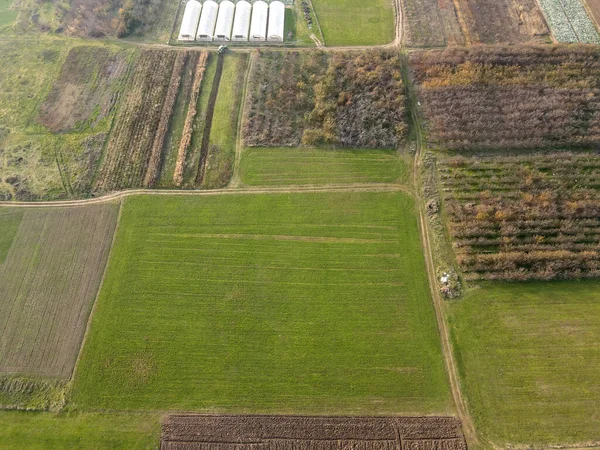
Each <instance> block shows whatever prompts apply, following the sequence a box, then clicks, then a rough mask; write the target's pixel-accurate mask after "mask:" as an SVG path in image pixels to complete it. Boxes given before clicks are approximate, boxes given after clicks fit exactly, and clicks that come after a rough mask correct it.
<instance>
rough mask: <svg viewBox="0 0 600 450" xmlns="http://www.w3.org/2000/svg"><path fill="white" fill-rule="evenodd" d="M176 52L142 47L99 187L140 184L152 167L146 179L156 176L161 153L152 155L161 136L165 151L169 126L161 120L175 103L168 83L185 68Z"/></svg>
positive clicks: (105, 189) (112, 188)
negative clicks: (165, 136) (164, 124)
mask: <svg viewBox="0 0 600 450" xmlns="http://www.w3.org/2000/svg"><path fill="white" fill-rule="evenodd" d="M176 55H177V52H174V51H169V50H142V52H141V54H140V55H139V57H138V60H137V62H136V64H135V68H134V69H133V73H132V75H131V77H130V79H129V80H128V88H127V90H126V91H125V93H124V95H123V99H122V101H121V105H120V107H119V111H118V113H117V116H116V118H115V122H114V126H113V129H112V132H111V134H110V137H109V139H108V143H107V146H106V150H105V155H104V159H103V161H102V164H101V166H100V170H99V174H98V178H97V180H96V184H95V187H96V189H97V190H98V191H110V190H117V189H123V188H132V187H140V186H142V184H143V181H144V178H146V173H147V172H148V171H149V170H150V172H152V173H150V174H149V176H148V178H147V179H152V180H153V179H155V174H154V173H153V172H157V171H158V169H156V170H154V169H153V166H154V164H153V161H154V162H156V161H158V162H160V160H161V157H160V154H156V155H155V156H154V158H153V157H152V148H153V145H154V142H155V141H156V140H157V138H159V139H158V140H159V141H160V145H159V147H160V148H159V150H161V151H162V142H163V138H164V136H163V134H164V133H165V132H166V126H163V127H160V123H161V121H162V122H163V123H164V122H168V120H170V117H171V114H172V111H173V105H174V101H169V91H170V90H169V87H170V86H171V85H172V84H174V83H175V81H174V80H179V77H180V73H181V71H182V69H183V64H175V62H176V60H177V58H176ZM174 72H176V73H174ZM177 85H179V83H178V82H177ZM171 94H173V92H171ZM171 100H174V96H173V98H172V99H171Z"/></svg>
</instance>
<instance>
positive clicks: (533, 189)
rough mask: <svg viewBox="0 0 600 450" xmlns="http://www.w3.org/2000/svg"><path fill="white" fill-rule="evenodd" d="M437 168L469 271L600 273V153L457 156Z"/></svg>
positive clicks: (559, 275)
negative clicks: (599, 154)
mask: <svg viewBox="0 0 600 450" xmlns="http://www.w3.org/2000/svg"><path fill="white" fill-rule="evenodd" d="M439 173H440V180H441V185H442V187H443V196H444V205H445V210H446V214H447V217H448V220H449V223H448V229H449V231H450V234H451V236H452V238H453V241H454V247H455V250H456V254H457V259H458V262H459V264H460V265H461V266H462V268H463V270H464V272H465V273H466V274H467V278H471V279H506V280H522V279H568V278H585V277H592V276H597V275H598V274H599V273H600V272H599V271H600V156H598V155H597V154H595V153H592V152H580V153H573V152H563V153H535V154H529V155H516V156H506V155H504V156H498V155H493V156H472V157H465V156H459V157H455V158H447V159H445V160H443V161H442V167H441V168H440V172H439ZM492 174H493V175H492Z"/></svg>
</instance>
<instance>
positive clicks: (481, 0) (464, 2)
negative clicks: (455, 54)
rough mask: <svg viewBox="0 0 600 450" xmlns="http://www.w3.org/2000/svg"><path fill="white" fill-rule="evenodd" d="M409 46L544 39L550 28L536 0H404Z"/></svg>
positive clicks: (547, 38) (518, 41)
mask: <svg viewBox="0 0 600 450" xmlns="http://www.w3.org/2000/svg"><path fill="white" fill-rule="evenodd" d="M404 13H405V16H406V22H407V25H408V26H407V27H406V31H405V33H406V41H407V43H408V45H410V46H416V47H435V46H445V45H451V46H452V45H465V44H500V43H513V44H518V43H523V42H540V43H541V42H545V41H547V40H549V31H548V27H547V25H546V22H545V20H544V16H543V14H542V12H541V10H540V8H539V6H538V4H537V3H536V1H535V0H415V1H412V0H411V1H405V2H404Z"/></svg>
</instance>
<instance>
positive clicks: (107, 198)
mask: <svg viewBox="0 0 600 450" xmlns="http://www.w3.org/2000/svg"><path fill="white" fill-rule="evenodd" d="M318 192H404V193H406V194H409V195H413V191H412V190H411V189H409V188H407V187H406V186H402V185H400V184H374V183H371V184H347V185H338V184H327V185H322V186H291V187H273V188H225V189H213V190H206V191H200V190H187V191H186V190H167V189H165V190H151V189H131V190H128V191H119V192H114V193H112V194H107V195H104V196H102V197H95V198H88V199H82V200H61V201H48V202H0V207H12V208H15V207H16V208H65V207H76V206H86V205H96V204H99V203H107V202H113V201H117V200H121V199H123V198H126V197H131V196H135V195H181V196H183V195H187V196H213V195H257V194H295V193H318Z"/></svg>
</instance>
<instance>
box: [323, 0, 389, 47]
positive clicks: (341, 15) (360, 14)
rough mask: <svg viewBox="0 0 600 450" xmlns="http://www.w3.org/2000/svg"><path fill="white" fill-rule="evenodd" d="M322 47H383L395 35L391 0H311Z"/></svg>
mask: <svg viewBox="0 0 600 450" xmlns="http://www.w3.org/2000/svg"><path fill="white" fill-rule="evenodd" d="M312 3H313V5H314V8H315V12H316V13H317V18H318V21H319V25H320V26H321V30H322V31H323V38H324V39H325V44H327V45H328V46H330V47H331V46H344V45H382V44H389V43H390V42H392V41H393V40H394V38H395V35H394V14H395V13H394V3H393V1H392V0H373V1H369V2H364V1H362V0H313V1H312Z"/></svg>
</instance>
